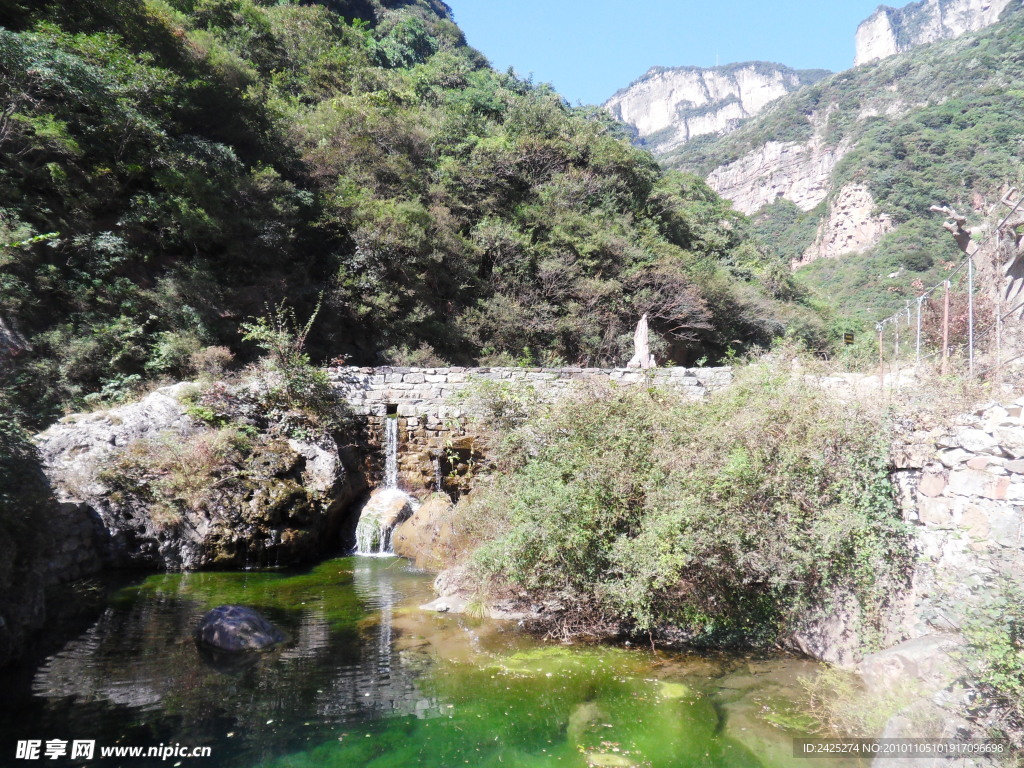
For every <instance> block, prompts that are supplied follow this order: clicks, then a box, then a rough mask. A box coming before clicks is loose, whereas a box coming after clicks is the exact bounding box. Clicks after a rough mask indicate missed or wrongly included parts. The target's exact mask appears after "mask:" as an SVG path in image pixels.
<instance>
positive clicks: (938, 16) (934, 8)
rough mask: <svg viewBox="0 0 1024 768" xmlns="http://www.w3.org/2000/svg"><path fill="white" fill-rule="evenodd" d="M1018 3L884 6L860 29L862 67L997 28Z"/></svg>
mask: <svg viewBox="0 0 1024 768" xmlns="http://www.w3.org/2000/svg"><path fill="white" fill-rule="evenodd" d="M1011 4H1016V5H1020V2H1019V1H1018V0H920V2H917V3H911V4H910V5H906V6H904V7H902V8H890V7H889V6H886V5H882V6H879V7H878V10H876V11H875V12H874V13H873V14H871V16H869V17H868V18H867V19H866V20H864V21H863V22H861V24H860V26H859V27H857V53H856V57H855V59H854V64H855V65H857V66H859V65H861V64H867V63H868V62H871V61H877V60H878V59H884V58H887V57H889V56H893V55H895V54H897V53H901V52H903V51H908V50H910V49H911V48H914V47H916V46H918V45H924V44H926V43H934V42H936V41H937V40H951V39H953V38H956V37H960V35H962V34H964V33H966V32H973V31H975V30H979V29H984V28H985V27H987V26H990V25H992V24H995V23H996V22H997V21H998V20H999V17H1000V16H1001V15H1002V13H1003V11H1004V10H1006V8H1007V6H1009V5H1011Z"/></svg>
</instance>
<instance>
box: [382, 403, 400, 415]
mask: <svg viewBox="0 0 1024 768" xmlns="http://www.w3.org/2000/svg"><path fill="white" fill-rule="evenodd" d="M384 414H385V415H387V416H397V415H398V403H387V404H386V405H385V406H384Z"/></svg>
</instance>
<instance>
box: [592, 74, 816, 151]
mask: <svg viewBox="0 0 1024 768" xmlns="http://www.w3.org/2000/svg"><path fill="white" fill-rule="evenodd" d="M828 74H829V73H828V72H827V71H826V70H797V69H793V68H791V67H787V66H785V65H783V64H775V63H772V62H764V61H747V62H737V63H732V64H725V65H722V66H717V67H694V66H679V67H651V68H650V69H649V70H648V71H647V72H646V73H645V74H644V75H642V76H641V77H639V78H637V79H636V80H634V81H633V83H631V84H630V85H629V86H627V87H626V88H622V89H619V90H618V91H617V92H616V93H615V94H614V95H613V96H612V97H611V98H610V99H608V101H606V102H605V104H604V109H605V110H607V111H608V112H610V113H611V114H612V116H613V117H615V118H616V119H618V120H620V121H622V122H624V123H626V124H627V125H629V126H631V127H632V129H633V130H635V131H636V134H637V137H638V138H639V139H640V143H641V144H642V145H643V146H646V147H648V148H649V149H651V150H652V151H653V152H655V153H660V152H661V153H663V152H669V151H671V150H673V149H675V148H676V147H678V146H681V145H682V144H685V143H686V142H687V141H690V140H692V139H693V138H695V137H697V136H702V135H706V134H721V133H726V132H728V131H730V130H732V129H734V128H735V127H737V126H738V125H739V124H740V123H741V122H742V121H743V120H745V119H747V118H749V117H752V116H753V115H756V114H758V113H759V112H760V111H761V110H762V109H764V108H765V107H766V106H767V105H768V104H770V103H771V102H772V101H774V100H775V99H777V98H779V97H781V96H784V95H786V94H787V93H791V92H793V91H795V90H798V89H800V88H802V87H803V86H805V85H808V84H812V83H814V82H817V81H818V80H820V79H821V78H823V77H825V76H827V75H828Z"/></svg>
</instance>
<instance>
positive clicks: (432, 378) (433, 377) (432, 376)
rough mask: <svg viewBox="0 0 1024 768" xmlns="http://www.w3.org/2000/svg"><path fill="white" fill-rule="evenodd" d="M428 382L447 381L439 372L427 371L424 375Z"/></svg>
mask: <svg viewBox="0 0 1024 768" xmlns="http://www.w3.org/2000/svg"><path fill="white" fill-rule="evenodd" d="M423 378H424V379H426V381H427V383H428V384H444V383H445V382H446V381H448V377H447V376H444V375H442V374H440V373H428V374H426V375H425V376H424V377H423Z"/></svg>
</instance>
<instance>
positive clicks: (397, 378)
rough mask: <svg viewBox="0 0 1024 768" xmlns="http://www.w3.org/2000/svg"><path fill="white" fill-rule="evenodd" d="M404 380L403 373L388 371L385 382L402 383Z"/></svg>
mask: <svg viewBox="0 0 1024 768" xmlns="http://www.w3.org/2000/svg"><path fill="white" fill-rule="evenodd" d="M401 381H402V374H400V373H388V374H385V376H384V383H385V384H400V383H401Z"/></svg>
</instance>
